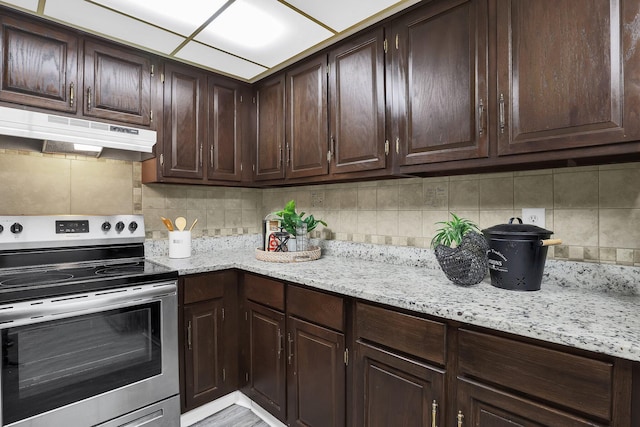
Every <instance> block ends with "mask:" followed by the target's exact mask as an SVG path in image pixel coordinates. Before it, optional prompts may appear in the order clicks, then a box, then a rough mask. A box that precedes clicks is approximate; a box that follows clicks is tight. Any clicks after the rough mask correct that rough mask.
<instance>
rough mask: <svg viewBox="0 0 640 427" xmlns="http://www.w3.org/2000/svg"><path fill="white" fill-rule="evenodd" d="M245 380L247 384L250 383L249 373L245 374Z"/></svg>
mask: <svg viewBox="0 0 640 427" xmlns="http://www.w3.org/2000/svg"><path fill="white" fill-rule="evenodd" d="M244 380H245V381H246V382H249V372H245V373H244Z"/></svg>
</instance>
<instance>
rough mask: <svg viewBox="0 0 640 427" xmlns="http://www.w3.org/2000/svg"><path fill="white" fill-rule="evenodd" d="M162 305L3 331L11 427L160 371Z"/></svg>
mask: <svg viewBox="0 0 640 427" xmlns="http://www.w3.org/2000/svg"><path fill="white" fill-rule="evenodd" d="M160 310H161V308H160V302H159V301H158V302H153V303H149V304H145V305H139V306H135V307H128V308H122V309H117V310H110V311H104V312H99V313H94V314H88V315H83V316H79V317H72V318H67V319H61V320H56V321H49V322H45V323H38V324H34V325H28V326H21V327H16V328H9V329H3V330H2V418H3V420H2V421H3V422H4V424H9V423H12V422H15V421H18V420H21V419H24V418H28V417H30V416H33V415H36V414H39V413H42V412H46V411H48V410H51V409H54V408H58V407H61V406H64V405H67V404H69V403H72V402H76V401H79V400H82V399H85V398H87V397H91V396H95V395H98V394H101V393H104V392H106V391H109V390H113V389H116V388H119V387H122V386H125V385H127V384H131V383H133V382H136V381H140V380H142V379H145V378H149V377H151V376H154V375H158V374H160V373H161V371H162V361H161V342H160V332H161V331H160Z"/></svg>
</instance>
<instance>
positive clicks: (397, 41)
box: [396, 34, 400, 50]
mask: <svg viewBox="0 0 640 427" xmlns="http://www.w3.org/2000/svg"><path fill="white" fill-rule="evenodd" d="M398 49H400V35H399V34H396V50H398Z"/></svg>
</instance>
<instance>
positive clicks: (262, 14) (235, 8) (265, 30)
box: [196, 0, 333, 67]
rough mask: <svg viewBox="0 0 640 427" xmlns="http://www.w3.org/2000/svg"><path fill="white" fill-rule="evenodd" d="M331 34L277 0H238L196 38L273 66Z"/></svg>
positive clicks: (267, 65) (253, 60)
mask: <svg viewBox="0 0 640 427" xmlns="http://www.w3.org/2000/svg"><path fill="white" fill-rule="evenodd" d="M256 10H257V11H258V13H257V16H258V19H257V20H252V19H250V18H249V16H248V15H249V13H250V11H256ZM331 36H333V33H332V32H330V31H328V30H327V29H325V28H323V27H321V26H320V25H318V24H316V23H314V22H313V21H311V20H309V19H307V18H306V17H304V16H303V15H300V14H298V13H297V12H295V11H294V10H292V9H291V8H289V7H287V6H284V5H283V4H281V3H279V2H278V1H276V0H236V2H235V3H233V4H232V5H231V6H229V8H227V9H226V10H225V11H224V12H222V14H221V15H220V16H219V17H218V18H216V19H215V20H214V21H213V22H212V23H211V24H209V26H208V27H206V28H205V29H204V30H203V31H202V32H201V33H200V34H198V35H197V36H196V40H198V41H202V42H203V43H205V44H208V45H210V46H215V47H216V48H219V49H221V50H223V51H226V52H229V53H232V54H234V55H237V56H240V57H243V58H247V59H248V60H250V61H252V62H256V63H259V64H262V65H264V66H266V67H273V66H275V65H277V64H279V63H281V62H284V61H285V60H287V59H289V58H291V57H292V56H295V55H297V54H299V53H300V52H303V51H305V50H307V49H309V48H311V47H312V46H314V45H316V44H318V43H320V42H322V41H323V40H326V39H327V38H329V37H331ZM265 42H268V43H265ZM249 43H250V44H249Z"/></svg>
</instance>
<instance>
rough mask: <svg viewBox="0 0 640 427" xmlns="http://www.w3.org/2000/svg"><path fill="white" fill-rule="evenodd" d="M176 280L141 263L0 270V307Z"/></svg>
mask: <svg viewBox="0 0 640 427" xmlns="http://www.w3.org/2000/svg"><path fill="white" fill-rule="evenodd" d="M176 278H177V272H175V271H172V270H170V269H168V268H166V267H163V266H161V265H157V264H154V263H151V262H148V261H145V260H144V259H142V260H138V261H127V262H115V263H114V262H105V263H102V262H98V263H96V262H92V263H88V264H74V265H65V266H60V265H57V266H39V267H28V268H18V269H5V270H1V269H0V303H4V302H13V301H18V300H25V299H33V298H44V297H48V296H56V295H67V294H71V293H79V292H89V291H93V290H99V289H109V288H114V287H124V286H133V285H136V284H142V283H150V282H154V281H156V282H157V281H164V280H170V279H176Z"/></svg>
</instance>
